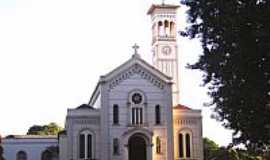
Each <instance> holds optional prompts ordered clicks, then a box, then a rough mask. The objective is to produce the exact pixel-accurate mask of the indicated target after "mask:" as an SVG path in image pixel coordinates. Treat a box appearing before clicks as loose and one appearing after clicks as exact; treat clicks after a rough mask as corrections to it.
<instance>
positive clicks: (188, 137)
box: [186, 133, 190, 158]
mask: <svg viewBox="0 0 270 160" xmlns="http://www.w3.org/2000/svg"><path fill="white" fill-rule="evenodd" d="M186 157H187V158H190V135H189V134H188V133H187V134H186Z"/></svg>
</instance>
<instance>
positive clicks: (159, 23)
mask: <svg viewBox="0 0 270 160" xmlns="http://www.w3.org/2000/svg"><path fill="white" fill-rule="evenodd" d="M158 35H163V24H162V22H161V21H159V22H158Z"/></svg>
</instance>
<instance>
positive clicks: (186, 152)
mask: <svg viewBox="0 0 270 160" xmlns="http://www.w3.org/2000/svg"><path fill="white" fill-rule="evenodd" d="M191 135H192V134H191V133H190V132H188V131H182V132H181V133H180V134H179V135H178V145H179V146H178V149H179V158H191V151H192V138H191Z"/></svg>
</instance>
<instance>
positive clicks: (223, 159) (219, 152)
mask: <svg viewBox="0 0 270 160" xmlns="http://www.w3.org/2000/svg"><path fill="white" fill-rule="evenodd" d="M203 146H204V148H203V149H204V160H268V159H267V157H258V156H257V157H256V156H252V155H251V154H250V153H249V152H248V151H247V150H243V149H237V148H232V145H229V146H227V147H219V146H218V145H217V144H216V143H215V142H214V141H212V140H210V139H208V138H204V139H203Z"/></svg>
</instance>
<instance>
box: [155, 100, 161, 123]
mask: <svg viewBox="0 0 270 160" xmlns="http://www.w3.org/2000/svg"><path fill="white" fill-rule="evenodd" d="M155 115H156V124H160V106H159V105H156V109H155Z"/></svg>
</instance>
